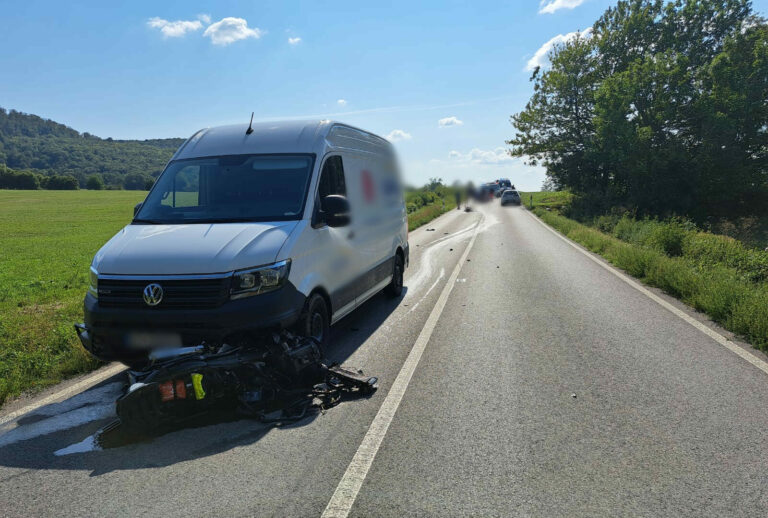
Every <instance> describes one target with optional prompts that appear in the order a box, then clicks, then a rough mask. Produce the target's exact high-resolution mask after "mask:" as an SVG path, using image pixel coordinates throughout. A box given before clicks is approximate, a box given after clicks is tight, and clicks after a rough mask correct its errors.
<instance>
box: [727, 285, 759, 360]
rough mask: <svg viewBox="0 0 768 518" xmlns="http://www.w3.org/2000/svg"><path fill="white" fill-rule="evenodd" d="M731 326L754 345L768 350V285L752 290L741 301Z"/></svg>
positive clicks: (734, 311) (735, 310)
mask: <svg viewBox="0 0 768 518" xmlns="http://www.w3.org/2000/svg"><path fill="white" fill-rule="evenodd" d="M731 327H732V328H733V331H734V332H736V333H739V334H741V335H744V336H746V337H747V339H749V341H750V342H751V343H752V344H753V345H755V346H757V347H760V348H761V349H762V350H764V351H768V286H765V285H763V286H762V287H761V289H760V290H752V291H751V292H750V293H749V294H748V295H746V296H745V297H743V298H742V299H741V300H740V301H739V303H738V304H737V305H736V307H735V308H734V309H733V316H732V319H731Z"/></svg>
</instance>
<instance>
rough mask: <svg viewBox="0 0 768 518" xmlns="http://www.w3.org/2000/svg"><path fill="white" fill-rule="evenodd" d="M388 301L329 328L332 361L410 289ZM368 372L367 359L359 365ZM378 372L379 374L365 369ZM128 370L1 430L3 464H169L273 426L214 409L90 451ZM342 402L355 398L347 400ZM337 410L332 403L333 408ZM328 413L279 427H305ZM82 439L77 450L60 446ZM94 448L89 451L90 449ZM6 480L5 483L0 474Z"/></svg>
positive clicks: (93, 467)
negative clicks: (173, 426)
mask: <svg viewBox="0 0 768 518" xmlns="http://www.w3.org/2000/svg"><path fill="white" fill-rule="evenodd" d="M405 291H406V289H404V290H403V296H401V297H399V298H397V299H390V298H388V297H386V296H384V295H383V294H379V295H377V296H375V297H373V298H372V299H371V300H369V301H368V302H366V303H365V304H364V305H363V306H361V307H360V308H358V309H357V310H356V311H354V312H353V313H352V314H350V315H349V316H348V317H346V318H345V319H343V320H342V321H341V322H339V323H338V324H337V325H336V326H334V327H333V328H332V330H331V344H332V345H331V347H330V348H329V350H328V351H327V356H328V360H329V361H331V362H339V363H344V362H345V361H346V360H347V359H348V358H349V357H350V356H351V355H352V354H353V353H354V352H355V351H356V350H357V349H358V348H359V347H360V346H361V345H362V344H363V343H365V341H366V340H367V339H368V338H369V337H370V336H371V335H372V334H373V333H374V332H376V330H377V329H378V328H379V327H380V326H381V325H382V324H383V323H384V321H385V320H386V319H387V318H388V317H389V315H391V314H392V312H394V311H395V309H396V308H397V307H398V305H399V304H400V302H401V301H402V299H403V297H404V295H405ZM352 367H354V368H360V369H363V370H365V365H353V366H352ZM366 374H370V375H373V376H375V375H376V373H374V372H367V371H366ZM123 377H124V375H122V374H121V375H118V376H115V377H113V378H111V379H108V380H106V381H104V382H102V383H100V384H99V385H97V386H95V387H93V388H91V389H89V390H88V391H86V392H83V393H81V394H78V395H76V396H73V397H71V398H69V399H67V400H65V401H62V402H59V403H54V404H50V405H46V406H44V407H41V408H39V409H37V410H35V411H33V412H31V413H29V414H27V415H24V416H21V417H19V418H18V419H17V420H16V421H15V422H11V423H7V424H6V425H5V426H3V427H2V428H0V466H8V467H15V468H25V469H59V470H60V469H71V470H90V471H91V476H99V475H102V474H104V473H109V472H112V471H116V470H132V469H143V468H152V467H163V466H169V465H173V464H176V463H179V462H184V461H188V460H194V459H198V458H201V457H206V456H210V455H216V454H218V453H221V452H225V451H227V450H230V449H232V448H236V447H238V446H245V445H248V444H253V443H255V442H257V441H259V440H260V439H261V438H263V437H264V436H265V435H267V434H268V433H269V432H270V430H273V429H274V428H275V425H273V424H265V423H261V422H259V421H256V420H254V419H248V418H242V417H237V416H232V415H218V416H217V415H209V416H206V417H205V418H202V419H200V420H199V421H196V422H188V423H186V424H185V426H184V427H183V428H179V429H175V430H172V431H168V432H167V433H165V434H163V435H161V436H156V437H152V438H148V439H144V440H139V441H137V442H133V443H130V444H126V445H125V446H121V447H118V448H109V449H104V450H98V449H97V450H90V449H89V448H88V447H87V445H88V444H90V442H89V441H90V439H91V438H92V436H93V435H94V434H95V433H96V432H97V431H98V430H99V429H100V428H101V427H103V426H104V425H106V424H107V423H109V422H110V421H111V420H113V419H114V415H115V414H114V401H115V399H117V397H118V396H119V395H120V394H121V393H122V390H123V389H124V380H123ZM341 404H356V401H347V402H344V401H342V403H341ZM328 411H329V412H333V409H330V410H328ZM321 417H322V414H319V413H311V414H310V415H308V416H307V417H306V418H304V419H302V420H300V421H296V422H293V423H291V424H289V425H284V426H280V429H290V428H296V427H303V426H307V425H309V424H311V423H312V422H313V421H314V420H315V419H317V418H321ZM79 443H81V444H83V445H84V446H83V448H82V449H80V450H79V452H78V453H72V454H67V455H56V454H55V453H54V452H57V451H60V450H62V449H64V448H68V447H72V446H73V445H78V444H79ZM89 450H90V451H89ZM0 481H2V480H1V479H0Z"/></svg>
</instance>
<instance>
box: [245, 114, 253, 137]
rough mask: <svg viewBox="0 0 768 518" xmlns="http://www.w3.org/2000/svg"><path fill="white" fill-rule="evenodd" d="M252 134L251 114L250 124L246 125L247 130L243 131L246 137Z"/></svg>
mask: <svg viewBox="0 0 768 518" xmlns="http://www.w3.org/2000/svg"><path fill="white" fill-rule="evenodd" d="M251 133H253V112H251V122H249V123H248V129H247V130H245V134H246V135H250V134H251Z"/></svg>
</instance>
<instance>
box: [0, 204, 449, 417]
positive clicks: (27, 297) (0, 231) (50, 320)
mask: <svg viewBox="0 0 768 518" xmlns="http://www.w3.org/2000/svg"><path fill="white" fill-rule="evenodd" d="M144 196H146V192H139V191H7V190H0V404H2V403H3V401H5V400H6V399H7V398H9V397H14V396H16V395H19V394H20V393H21V392H22V391H25V390H27V389H35V388H41V387H45V386H49V385H52V384H54V383H57V382H59V381H61V380H62V379H64V378H66V377H67V376H71V375H74V374H78V373H82V372H86V371H88V370H91V369H93V368H95V367H97V366H98V365H99V364H98V362H97V361H95V360H94V359H93V358H91V357H90V356H89V355H88V354H87V353H86V352H85V350H84V349H83V348H82V346H81V345H80V342H79V341H78V339H77V337H76V336H75V332H74V329H73V327H72V325H73V324H74V323H75V322H80V321H82V318H83V313H82V301H83V296H84V295H85V291H86V289H87V287H88V268H89V266H90V264H91V259H92V258H93V255H94V254H95V253H96V251H97V250H98V249H99V248H100V247H101V246H102V245H103V244H104V243H106V242H107V240H108V239H109V238H110V237H112V236H113V235H114V234H115V233H116V232H117V231H118V230H120V228H122V227H123V226H124V225H126V224H127V223H128V222H129V221H130V220H131V216H132V214H133V206H134V205H135V204H136V203H138V202H140V201H141V200H143V199H144ZM454 207H455V205H453V204H452V203H451V202H450V201H446V208H445V210H450V209H451V208H454ZM443 212H444V211H443V208H442V204H439V205H437V204H435V205H428V206H425V207H423V208H421V209H419V210H417V211H415V212H413V213H412V214H410V215H409V216H408V221H409V227H410V228H411V229H413V228H416V227H417V226H420V225H423V224H425V223H427V222H429V221H431V220H432V219H434V218H436V217H437V216H439V215H440V214H442V213H443Z"/></svg>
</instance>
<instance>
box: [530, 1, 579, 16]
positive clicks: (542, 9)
mask: <svg viewBox="0 0 768 518" xmlns="http://www.w3.org/2000/svg"><path fill="white" fill-rule="evenodd" d="M583 3H584V0H541V3H540V4H539V14H544V13H548V14H552V13H554V12H555V11H559V10H560V9H573V8H574V7H578V6H580V5H581V4H583Z"/></svg>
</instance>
